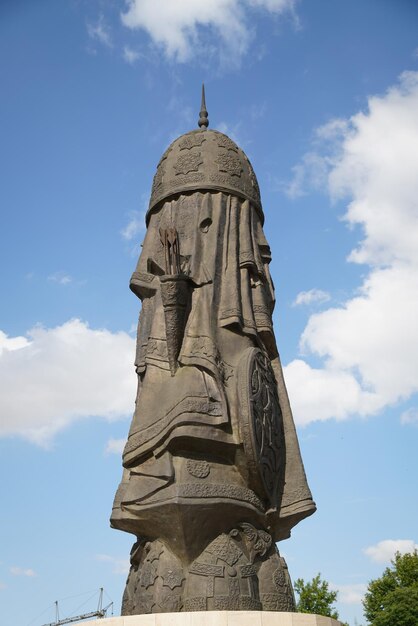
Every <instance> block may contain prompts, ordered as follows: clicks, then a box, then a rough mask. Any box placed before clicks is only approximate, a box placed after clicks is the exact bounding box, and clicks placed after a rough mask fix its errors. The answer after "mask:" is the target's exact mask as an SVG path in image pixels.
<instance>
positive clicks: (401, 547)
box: [363, 539, 418, 563]
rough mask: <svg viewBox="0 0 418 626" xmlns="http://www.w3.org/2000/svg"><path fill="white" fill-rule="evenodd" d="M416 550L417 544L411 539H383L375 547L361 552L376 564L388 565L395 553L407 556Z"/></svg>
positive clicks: (417, 548)
mask: <svg viewBox="0 0 418 626" xmlns="http://www.w3.org/2000/svg"><path fill="white" fill-rule="evenodd" d="M414 550H418V544H416V543H415V541H413V540H412V539H384V540H383V541H379V543H377V544H376V545H375V546H369V547H368V548H365V549H364V550H363V552H364V553H365V554H367V556H369V557H370V558H371V559H372V561H375V562H376V563H389V561H391V560H392V559H393V557H394V556H395V554H396V552H400V554H407V553H408V552H414Z"/></svg>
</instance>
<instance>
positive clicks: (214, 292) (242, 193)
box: [111, 90, 328, 623]
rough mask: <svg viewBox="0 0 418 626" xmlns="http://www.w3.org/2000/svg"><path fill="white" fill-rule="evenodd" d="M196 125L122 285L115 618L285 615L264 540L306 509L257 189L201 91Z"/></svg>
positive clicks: (165, 164) (165, 169) (281, 575)
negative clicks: (126, 394)
mask: <svg viewBox="0 0 418 626" xmlns="http://www.w3.org/2000/svg"><path fill="white" fill-rule="evenodd" d="M198 124H199V128H198V129H196V130H193V131H191V132H189V133H186V134H185V135H182V136H181V137H179V138H178V139H176V140H175V141H174V142H173V143H172V144H171V145H170V146H169V148H168V149H167V150H166V151H165V153H164V154H163V156H162V157H161V160H160V162H159V164H158V166H157V172H156V174H155V177H154V182H153V186H152V193H151V200H150V204H149V211H148V213H147V216H146V222H147V232H146V236H145V239H144V242H143V245H142V252H141V255H140V257H139V261H138V264H137V267H136V270H135V271H134V273H133V275H132V278H131V283H130V287H131V289H132V291H133V292H134V294H135V295H136V296H138V298H139V299H140V300H141V302H142V308H141V313H140V316H139V322H138V335H137V350H136V361H135V367H136V372H137V375H138V394H137V398H136V407H135V413H134V416H133V420H132V425H131V428H130V432H129V437H128V441H127V444H126V447H125V450H124V453H123V466H124V472H123V477H122V481H121V483H120V486H119V489H118V491H117V493H116V496H115V502H114V507H113V512H112V517H111V524H112V526H113V528H117V529H120V530H124V531H126V532H129V533H132V534H133V535H135V536H136V541H135V543H134V545H133V548H132V551H131V569H130V573H129V576H128V580H127V583H126V588H125V593H124V597H123V603H122V615H126V616H129V615H138V614H146V613H166V612H179V611H181V612H184V611H219V610H229V611H231V610H232V611H235V610H240V611H243V610H250V611H290V612H291V611H294V610H295V604H294V596H293V590H292V584H291V581H290V577H289V574H288V570H287V567H286V563H285V561H284V559H283V558H282V557H281V556H280V554H279V551H278V549H277V547H276V542H277V541H280V540H282V539H286V538H287V537H289V536H290V531H291V529H292V527H293V526H295V525H296V524H297V523H298V522H300V521H301V520H302V519H303V518H305V517H307V516H308V515H311V514H312V513H313V512H314V511H315V504H314V502H313V501H312V497H311V493H310V491H309V487H308V485H307V482H306V477H305V472H304V469H303V464H302V460H301V456H300V452H299V445H298V441H297V436H296V432H295V427H294V423H293V418H292V413H291V409H290V405H289V400H288V396H287V392H286V387H285V384H284V380H283V373H282V367H281V364H280V359H279V353H278V350H277V346H276V340H275V336H274V332H273V325H272V313H273V308H274V303H275V297H274V286H273V281H272V278H271V276H270V272H269V263H270V260H271V252H270V247H269V245H268V243H267V240H266V238H265V236H264V233H263V222H264V214H263V209H262V205H261V199H260V190H259V186H258V183H257V178H256V176H255V173H254V170H253V168H252V166H251V163H250V161H249V160H248V158H247V157H246V155H245V154H244V152H243V151H242V150H241V149H240V148H239V147H238V146H237V145H236V144H235V143H234V142H233V141H232V140H231V139H230V138H229V137H227V136H226V135H224V134H222V133H220V132H218V131H215V130H208V114H207V111H206V105H205V97H204V90H203V93H202V107H201V111H200V118H199V122H198ZM289 623H290V622H289ZM292 623H293V622H292ZM327 623H328V622H327Z"/></svg>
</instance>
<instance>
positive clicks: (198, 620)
mask: <svg viewBox="0 0 418 626" xmlns="http://www.w3.org/2000/svg"><path fill="white" fill-rule="evenodd" d="M99 624H100V626H342V624H341V622H339V621H337V620H335V619H332V618H331V617H323V616H322V615H309V614H307V613H284V612H278V611H277V612H276V611H194V612H190V613H155V614H152V615H130V616H125V617H109V618H105V619H101V620H100V621H97V620H94V621H90V622H85V625H86V626H99Z"/></svg>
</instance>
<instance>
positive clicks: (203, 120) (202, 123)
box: [198, 83, 209, 130]
mask: <svg viewBox="0 0 418 626" xmlns="http://www.w3.org/2000/svg"><path fill="white" fill-rule="evenodd" d="M199 115H200V117H199V121H198V124H199V127H200V128H202V129H203V130H206V128H207V127H208V126H209V119H208V112H207V110H206V99H205V84H204V83H202V104H201V105H200V113H199Z"/></svg>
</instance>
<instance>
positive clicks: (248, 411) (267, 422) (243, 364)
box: [237, 348, 285, 508]
mask: <svg viewBox="0 0 418 626" xmlns="http://www.w3.org/2000/svg"><path fill="white" fill-rule="evenodd" d="M237 382H238V399H239V408H240V413H239V423H240V431H241V437H242V441H243V444H244V451H245V455H246V457H247V462H248V469H249V477H250V482H251V485H252V487H253V489H254V490H255V491H256V492H257V493H258V494H260V495H261V496H263V495H264V498H265V499H267V500H268V502H269V505H270V507H271V508H276V507H277V506H278V504H279V498H280V492H281V485H282V482H283V469H284V457H285V449H284V431H283V417H282V411H281V408H280V402H279V396H278V392H277V382H276V378H275V376H274V372H273V368H272V366H271V363H270V359H269V358H268V356H267V355H266V354H265V353H264V352H262V351H261V350H259V349H258V348H250V349H248V350H247V351H246V352H245V354H244V355H243V357H242V358H241V360H240V363H239V366H238V377H237Z"/></svg>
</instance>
